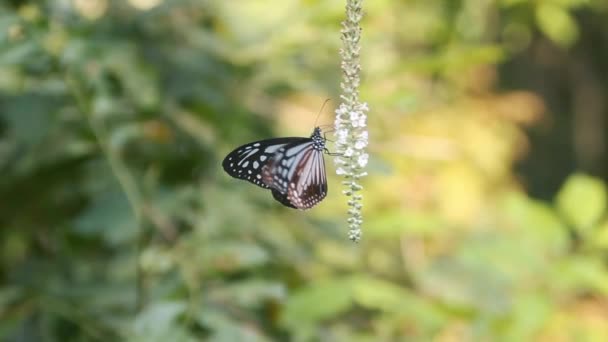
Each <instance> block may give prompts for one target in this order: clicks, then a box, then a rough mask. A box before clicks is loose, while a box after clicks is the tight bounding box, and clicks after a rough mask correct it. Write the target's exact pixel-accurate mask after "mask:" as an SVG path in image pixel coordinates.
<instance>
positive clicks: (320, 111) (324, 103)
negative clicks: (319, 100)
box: [314, 99, 331, 127]
mask: <svg viewBox="0 0 608 342" xmlns="http://www.w3.org/2000/svg"><path fill="white" fill-rule="evenodd" d="M329 101H331V99H325V101H324V102H323V105H322V106H321V109H320V110H319V114H317V118H316V119H315V125H314V126H315V127H317V121H319V117H321V113H322V112H323V108H325V105H326V104H327V102H329Z"/></svg>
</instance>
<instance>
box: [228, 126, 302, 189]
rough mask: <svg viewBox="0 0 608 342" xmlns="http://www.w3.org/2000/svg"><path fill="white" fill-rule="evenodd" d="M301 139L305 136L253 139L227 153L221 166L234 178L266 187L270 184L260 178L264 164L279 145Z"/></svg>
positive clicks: (273, 154) (269, 159) (272, 156)
mask: <svg viewBox="0 0 608 342" xmlns="http://www.w3.org/2000/svg"><path fill="white" fill-rule="evenodd" d="M303 140H307V138H300V137H288V138H276V139H267V140H260V141H254V142H252V143H249V144H245V145H242V146H239V147H237V148H236V149H234V151H232V152H230V153H228V155H227V156H226V158H224V161H223V162H222V167H223V168H224V171H226V173H227V174H229V175H230V176H232V177H234V178H239V179H244V180H246V181H248V182H251V183H253V184H255V185H257V186H260V187H262V188H265V189H268V188H270V187H271V186H270V185H269V184H268V183H265V182H264V181H263V179H262V169H263V168H264V166H265V165H266V164H268V163H269V162H270V161H271V160H273V158H274V156H275V154H276V153H277V152H278V151H279V149H280V148H281V147H283V146H286V145H291V144H294V143H299V142H302V141H303ZM275 198H276V197H275Z"/></svg>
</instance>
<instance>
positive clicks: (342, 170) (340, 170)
mask: <svg viewBox="0 0 608 342" xmlns="http://www.w3.org/2000/svg"><path fill="white" fill-rule="evenodd" d="M336 174H337V175H339V176H342V175H345V174H346V170H344V169H343V168H341V167H339V168H338V169H337V170H336Z"/></svg>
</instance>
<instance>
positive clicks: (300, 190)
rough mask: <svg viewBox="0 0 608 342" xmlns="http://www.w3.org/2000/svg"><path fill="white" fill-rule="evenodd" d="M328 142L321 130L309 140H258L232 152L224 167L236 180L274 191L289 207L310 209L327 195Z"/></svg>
mask: <svg viewBox="0 0 608 342" xmlns="http://www.w3.org/2000/svg"><path fill="white" fill-rule="evenodd" d="M325 141H326V139H325V137H324V136H322V135H321V128H320V127H315V129H314V130H313V132H312V134H311V135H310V137H309V138H305V137H288V138H274V139H267V140H260V141H254V142H251V143H249V144H245V145H243V146H240V147H237V148H236V149H235V150H234V151H232V152H230V153H229V154H228V155H227V156H226V158H224V161H223V162H222V167H223V168H224V171H226V173H228V174H229V175H230V176H232V177H234V178H239V179H244V180H246V181H249V182H251V183H253V184H255V185H257V186H260V187H262V188H264V189H270V191H271V192H272V196H273V197H274V199H275V200H277V201H279V202H280V203H281V204H283V205H285V206H287V207H290V208H294V209H301V210H306V209H310V208H312V207H314V206H315V205H316V204H318V203H319V202H321V201H322V200H323V199H324V198H325V196H326V195H327V176H326V173H325V160H324V159H323V153H325V152H327V149H326V148H325Z"/></svg>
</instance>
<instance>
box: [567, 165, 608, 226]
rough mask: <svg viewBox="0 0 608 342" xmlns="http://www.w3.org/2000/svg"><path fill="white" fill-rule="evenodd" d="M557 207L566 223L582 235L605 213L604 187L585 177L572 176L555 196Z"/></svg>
mask: <svg viewBox="0 0 608 342" xmlns="http://www.w3.org/2000/svg"><path fill="white" fill-rule="evenodd" d="M557 206H558V208H559V210H560V212H561V213H562V215H564V217H565V218H566V220H567V222H568V223H569V224H571V225H572V226H573V227H574V228H575V229H576V230H577V231H578V232H579V233H581V234H583V235H584V234H586V233H588V232H589V231H590V230H591V229H592V228H593V227H594V225H595V224H596V223H597V222H598V221H599V219H600V218H601V217H602V215H604V213H605V211H606V186H605V184H604V183H603V182H602V181H600V180H599V179H596V178H593V177H590V176H587V175H583V174H575V175H572V176H570V177H569V178H568V180H567V181H566V183H565V184H564V185H563V187H562V188H561V190H560V191H559V193H558V194H557Z"/></svg>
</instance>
